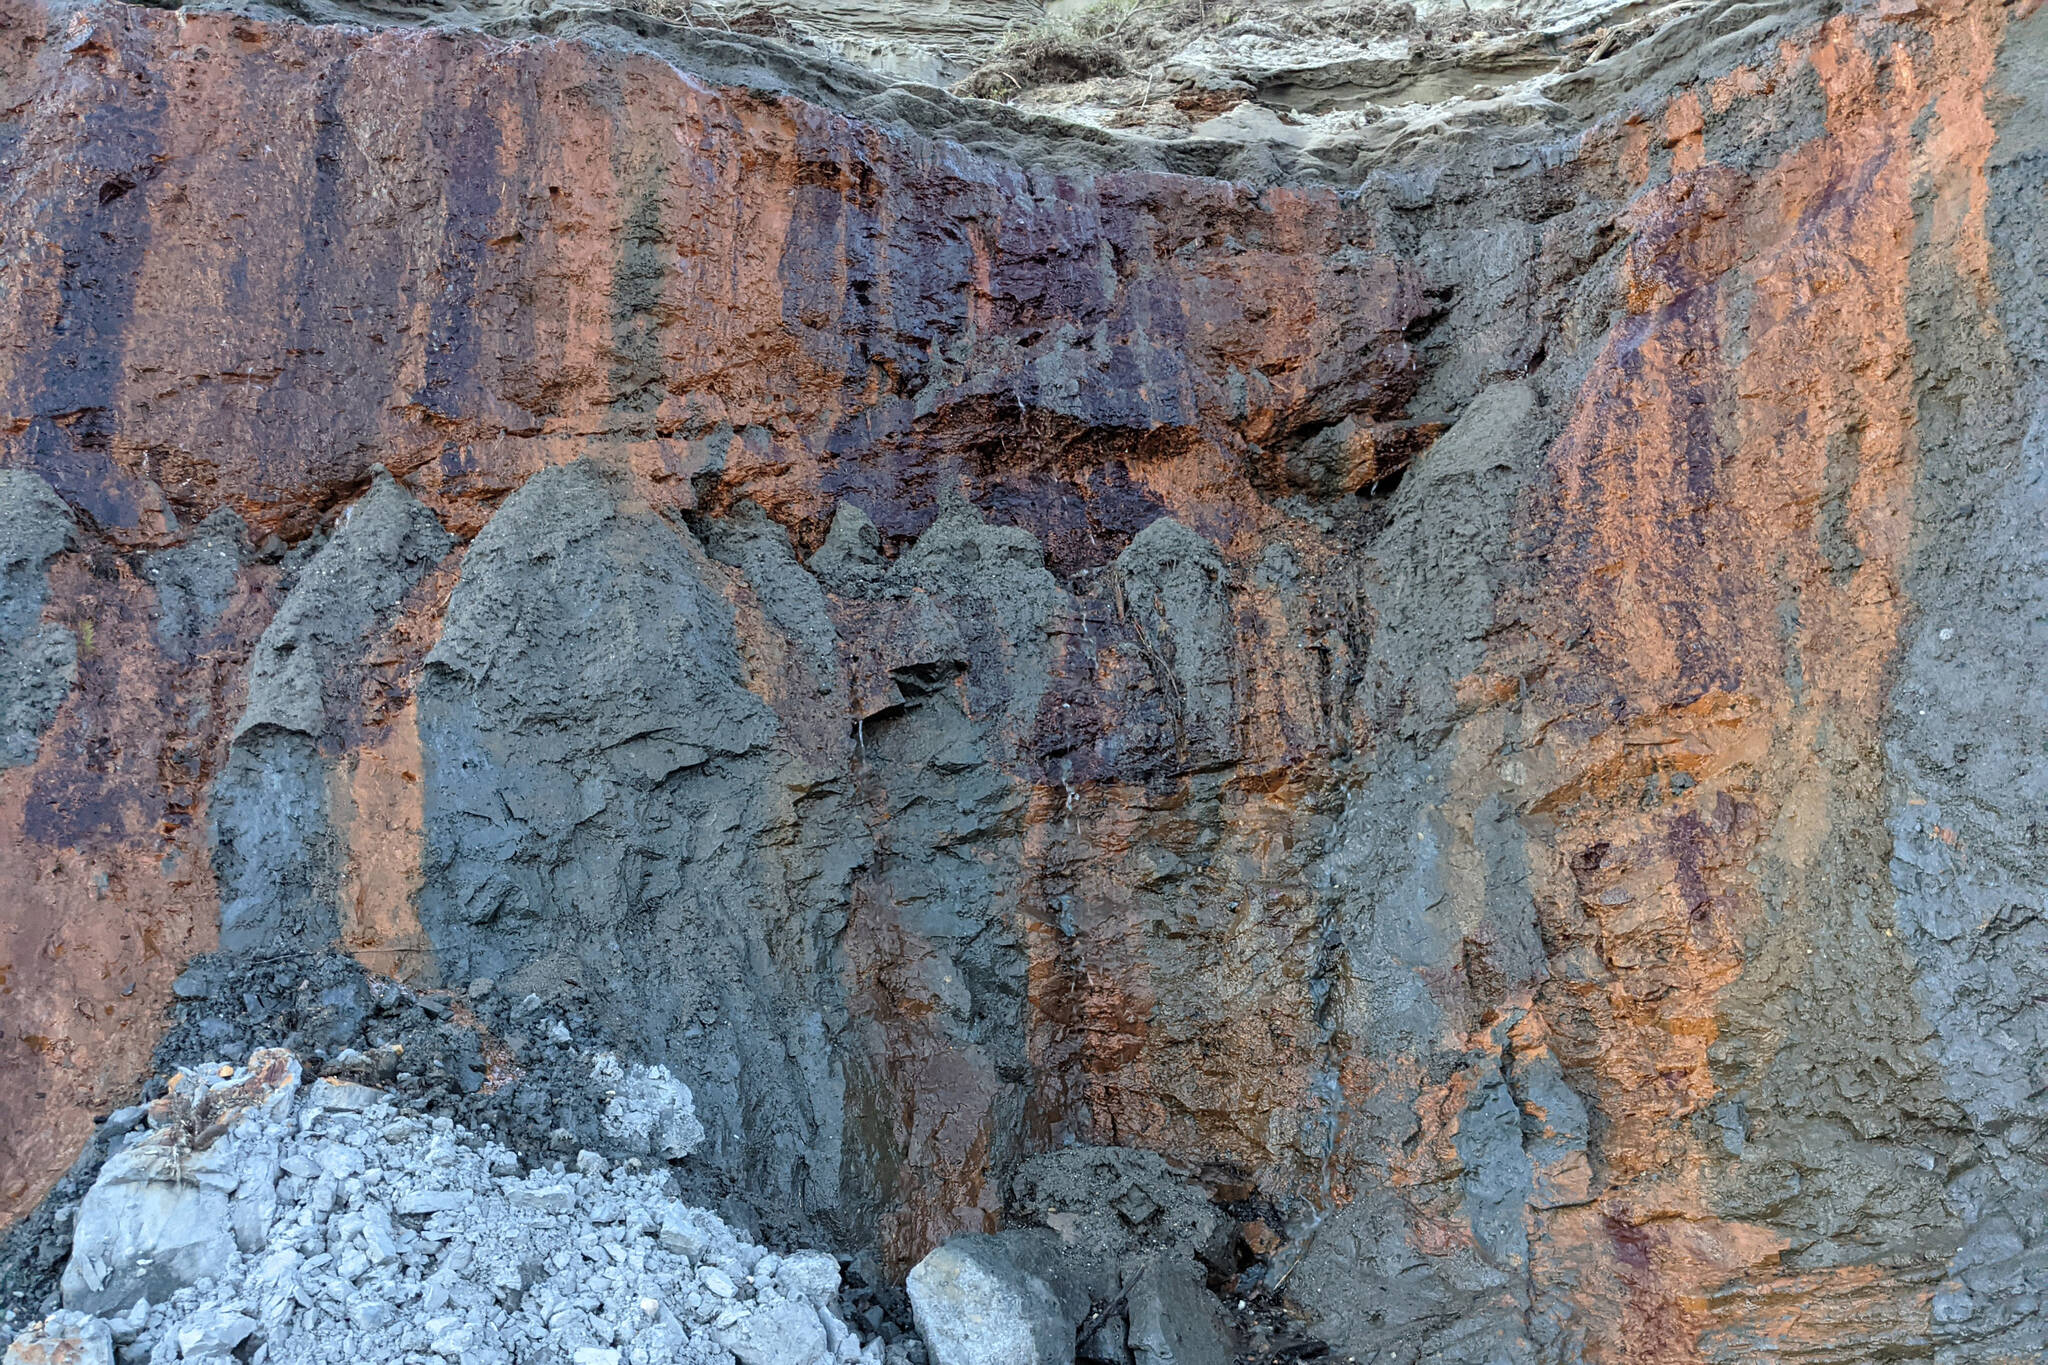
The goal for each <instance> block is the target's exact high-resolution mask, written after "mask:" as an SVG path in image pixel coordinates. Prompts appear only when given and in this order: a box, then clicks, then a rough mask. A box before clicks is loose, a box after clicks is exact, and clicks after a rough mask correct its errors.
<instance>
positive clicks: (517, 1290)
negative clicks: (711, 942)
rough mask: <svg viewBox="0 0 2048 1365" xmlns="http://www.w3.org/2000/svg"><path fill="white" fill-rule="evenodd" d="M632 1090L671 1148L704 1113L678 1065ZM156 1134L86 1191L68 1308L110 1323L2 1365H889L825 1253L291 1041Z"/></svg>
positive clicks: (162, 1111)
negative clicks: (299, 1055)
mask: <svg viewBox="0 0 2048 1365" xmlns="http://www.w3.org/2000/svg"><path fill="white" fill-rule="evenodd" d="M636 1070H638V1069H636ZM648 1071H649V1072H652V1071H653V1069H648ZM629 1074H631V1073H627V1072H625V1071H624V1070H623V1069H622V1071H621V1079H625V1078H626V1077H627V1076H628V1075H629ZM634 1079H635V1081H637V1082H642V1083H643V1084H640V1085H638V1086H637V1088H635V1089H633V1091H632V1093H633V1095H634V1097H635V1103H636V1105H638V1106H639V1108H638V1109H637V1110H636V1112H642V1113H648V1112H651V1113H653V1114H654V1115H655V1117H656V1122H655V1123H654V1124H653V1125H652V1126H651V1127H650V1128H649V1129H648V1132H649V1133H650V1135H651V1136H650V1141H652V1142H653V1143H654V1144H655V1145H656V1148H657V1149H659V1147H660V1144H661V1143H662V1142H663V1141H664V1140H665V1139H664V1138H663V1137H662V1134H663V1133H664V1132H666V1133H668V1134H671V1135H673V1134H674V1133H675V1132H677V1131H678V1129H679V1127H680V1126H681V1124H680V1120H681V1119H682V1118H683V1117H685V1116H687V1117H688V1120H689V1122H691V1123H694V1122H695V1119H694V1115H693V1114H690V1112H689V1109H688V1092H687V1090H684V1089H682V1087H680V1086H675V1085H674V1083H673V1082H672V1081H670V1080H668V1079H667V1078H666V1075H665V1073H661V1074H658V1075H657V1074H646V1075H641V1076H637V1077H635V1078H634ZM364 1091H368V1092H369V1093H368V1094H365V1093H363V1092H364ZM678 1092H680V1093H678ZM620 1093H621V1094H625V1093H627V1091H626V1089H625V1088H623V1087H622V1088H621V1090H620ZM650 1096H651V1097H652V1099H651V1100H650V1099H649V1097H650ZM341 1098H345V1099H346V1101H347V1102H346V1103H334V1102H332V1101H334V1100H336V1099H341ZM149 1121H150V1123H151V1125H152V1126H151V1127H150V1128H148V1129H144V1130H139V1131H138V1132H136V1133H135V1134H133V1135H131V1136H130V1138H129V1139H128V1144H127V1145H126V1146H125V1147H123V1148H122V1149H121V1150H120V1151H117V1152H116V1153H115V1154H114V1156H113V1157H112V1158H111V1159H110V1160H109V1161H108V1162H107V1165H106V1167H105V1169H104V1170H103V1171H102V1174H101V1177H100V1179H99V1181H98V1182H97V1183H95V1185H94V1186H93V1188H92V1190H91V1192H90V1193H89V1194H88V1195H87V1197H86V1200H85V1202H84V1204H83V1205H82V1206H81V1210H80V1215H79V1219H78V1226H79V1237H78V1240H77V1242H76V1243H75V1245H74V1249H73V1255H72V1263H71V1264H70V1265H69V1266H67V1267H66V1271H65V1280H64V1283H65V1292H66V1297H67V1299H69V1300H74V1301H75V1302H76V1303H80V1304H90V1305H92V1306H94V1307H97V1308H98V1309H99V1310H100V1311H103V1312H106V1313H109V1314H112V1315H117V1316H115V1319H114V1321H112V1322H109V1321H106V1320H103V1319H101V1318H97V1317H93V1316H91V1315H89V1314H85V1313H78V1312H72V1313H70V1314H68V1315H58V1316H57V1317H55V1318H53V1319H51V1321H50V1322H49V1323H46V1324H45V1325H44V1328H43V1329H41V1332H42V1335H41V1336H37V1335H36V1334H35V1333H31V1334H29V1335H28V1336H25V1337H23V1338H22V1342H24V1343H27V1344H25V1345H18V1350H17V1351H16V1352H13V1353H10V1355H9V1357H8V1359H9V1361H10V1362H14V1361H15V1360H16V1359H17V1357H19V1359H20V1360H22V1361H23V1362H28V1361H35V1362H36V1365H44V1360H45V1359H46V1358H47V1360H48V1362H49V1365H56V1362H57V1361H58V1360H63V1361H65V1363H66V1365H70V1358H69V1357H63V1356H54V1355H47V1356H46V1357H38V1356H35V1355H25V1354H20V1353H21V1352H32V1351H36V1350H40V1349H43V1348H42V1347H41V1346H39V1345H37V1343H38V1342H40V1341H43V1340H45V1339H54V1338H53V1337H52V1334H53V1333H56V1334H61V1339H62V1340H64V1341H71V1340H74V1339H75V1340H80V1341H87V1342H96V1343H102V1344H103V1346H104V1350H103V1353H102V1355H101V1356H100V1357H97V1359H98V1360H101V1361H104V1362H106V1365H112V1361H113V1351H114V1342H115V1341H116V1340H122V1341H124V1342H125V1343H126V1344H124V1345H123V1346H122V1347H121V1351H120V1359H121V1360H122V1361H123V1362H124V1363H132V1365H141V1362H145V1361H147V1362H169V1361H173V1360H227V1359H230V1358H235V1359H242V1360H261V1361H266V1362H271V1363H272V1365H315V1363H316V1362H318V1363H319V1365H326V1363H327V1362H343V1361H349V1362H353V1361H387V1360H388V1361H397V1360H403V1359H413V1360H419V1361H435V1360H438V1361H444V1362H449V1365H510V1362H513V1361H541V1362H550V1363H551V1365H554V1363H557V1362H559V1363H562V1365H655V1362H663V1363H664V1365H665V1363H666V1362H669V1361H677V1360H690V1361H696V1360H701V1361H705V1362H716V1361H719V1360H723V1359H726V1358H727V1357H728V1356H733V1357H737V1358H738V1359H739V1360H740V1361H741V1362H743V1365H828V1363H829V1362H832V1361H839V1362H844V1363H845V1365H853V1363H854V1362H859V1361H863V1360H865V1361H866V1362H867V1363H868V1365H882V1359H883V1345H882V1342H881V1340H880V1338H875V1339H874V1340H872V1341H870V1342H868V1343H867V1344H866V1345H865V1346H863V1343H862V1341H861V1338H860V1336H859V1335H858V1333H857V1332H856V1331H855V1330H854V1329H853V1328H851V1327H849V1326H848V1325H847V1324H846V1323H844V1322H842V1321H841V1320H840V1319H839V1318H838V1317H837V1316H836V1312H835V1308H836V1295H837V1290H838V1287H839V1269H838V1262H837V1261H836V1260H835V1259H834V1258H833V1257H831V1256H829V1255H827V1254H825V1253H823V1252H810V1251H799V1252H793V1253H791V1254H790V1255H788V1256H786V1257H777V1256H775V1255H773V1254H771V1253H768V1252H766V1251H764V1250H763V1249H762V1248H761V1247H758V1246H754V1245H751V1244H749V1243H748V1242H746V1241H745V1240H743V1239H742V1238H741V1237H739V1236H738V1235H736V1234H735V1233H734V1232H733V1231H732V1230H731V1229H730V1228H729V1227H728V1226H727V1225H726V1224H725V1223H724V1222H723V1221H722V1220H720V1219H719V1218H718V1217H717V1215H715V1214H713V1213H711V1212H709V1211H707V1210H704V1209H697V1208H690V1207H688V1206H686V1205H683V1204H681V1203H678V1202H676V1201H675V1200H674V1199H672V1198H671V1197H670V1195H669V1194H668V1192H667V1189H666V1188H665V1185H664V1181H665V1176H663V1175H657V1174H654V1173H653V1172H651V1171H642V1170H639V1169H636V1168H634V1167H633V1166H632V1165H630V1164H623V1165H620V1166H612V1165H611V1164H610V1163H608V1162H602V1161H600V1162H598V1163H596V1164H594V1165H591V1164H589V1163H584V1164H585V1165H586V1166H588V1169H576V1170H571V1169H565V1168H564V1167H563V1166H562V1165H560V1164H559V1163H558V1164H556V1165H554V1166H553V1167H552V1168H550V1169H542V1170H534V1171H528V1172H522V1170H521V1163H520V1161H519V1159H518V1157H517V1156H516V1155H515V1154H513V1153H512V1152H511V1151H509V1150H508V1149H506V1148H503V1147H501V1146H499V1145H497V1144H496V1143H494V1142H492V1141H490V1140H489V1139H487V1138H484V1137H482V1136H480V1135H478V1134H476V1133H473V1132H471V1131H469V1130H467V1129H465V1128H462V1127H460V1126H459V1125H457V1124H455V1123H454V1122H453V1121H451V1120H450V1119H448V1118H446V1117H439V1118H426V1117H421V1116H416V1115H412V1114H407V1113H405V1112H402V1111H401V1109H400V1108H399V1107H398V1106H397V1105H396V1104H395V1103H394V1102H393V1097H392V1096H390V1095H387V1094H384V1093H382V1092H378V1091H375V1090H372V1089H370V1088H369V1087H365V1086H361V1085H359V1084H356V1083H348V1084H347V1085H345V1086H331V1085H328V1084H326V1083H324V1082H321V1083H315V1084H311V1085H300V1084H299V1072H298V1068H297V1062H296V1060H295V1059H293V1058H292V1057H291V1056H290V1055H289V1054H286V1053H281V1052H263V1053H258V1054H256V1055H255V1056H254V1057H252V1058H251V1062H250V1066H249V1067H248V1068H245V1069H241V1070H231V1071H229V1073H228V1075H227V1076H225V1077H222V1076H218V1075H215V1074H212V1073H205V1072H186V1073H181V1074H180V1076H179V1077H178V1078H177V1081H176V1082H175V1083H174V1085H173V1087H172V1090H171V1094H170V1096H169V1097H167V1098H166V1099H165V1100H161V1101H158V1102H157V1104H155V1105H153V1106H152V1107H151V1110H150V1114H149ZM195 1125H196V1127H195ZM664 1125H667V1126H666V1127H664ZM698 1131H699V1136H701V1129H699V1130H698ZM85 1359H92V1358H85Z"/></svg>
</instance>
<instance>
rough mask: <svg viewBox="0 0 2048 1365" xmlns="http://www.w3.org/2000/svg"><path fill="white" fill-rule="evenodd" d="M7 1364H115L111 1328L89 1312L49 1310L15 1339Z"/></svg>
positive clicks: (9, 1349) (8, 1349) (10, 1347)
mask: <svg viewBox="0 0 2048 1365" xmlns="http://www.w3.org/2000/svg"><path fill="white" fill-rule="evenodd" d="M7 1365H114V1337H113V1331H112V1329H111V1328H110V1327H109V1326H108V1324H107V1323H106V1322H104V1321H102V1320H101V1319H99V1318H96V1317H93V1316H92V1315H91V1314H89V1313H79V1312H74V1311H72V1310H70V1309H65V1310H63V1311H61V1312H56V1313H52V1314H50V1316H48V1317H47V1318H44V1319H43V1320H42V1321H41V1322H32V1323H30V1324H29V1325H28V1329H27V1330H26V1331H24V1332H22V1334H21V1335H20V1336H17V1337H16V1338H15V1339H14V1341H13V1343H12V1344H11V1345H9V1346H8V1348H7Z"/></svg>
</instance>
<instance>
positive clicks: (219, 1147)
mask: <svg viewBox="0 0 2048 1365" xmlns="http://www.w3.org/2000/svg"><path fill="white" fill-rule="evenodd" d="M299 1075H300V1073H299V1063H298V1060H297V1059H296V1058H294V1057H292V1056H291V1055H290V1054H289V1053H285V1052H281V1051H277V1050H275V1049H267V1050H264V1051H260V1052H257V1053H255V1054H254V1055H252V1056H251V1057H250V1059H249V1066H248V1068H247V1069H245V1070H240V1071H232V1070H231V1071H230V1073H229V1075H228V1076H226V1077H220V1076H206V1075H203V1074H201V1073H197V1072H180V1073H179V1074H178V1076H177V1077H176V1078H175V1080H174V1082H173V1085H172V1089H171V1093H170V1094H169V1095H167V1096H165V1097H164V1098H163V1099H161V1100H158V1101H157V1102H156V1103H155V1104H154V1105H152V1106H151V1112H150V1116H149V1117H150V1123H151V1125H152V1126H151V1127H150V1128H149V1129H148V1130H146V1131H145V1132H143V1133H140V1134H131V1135H130V1138H131V1139H132V1140H130V1141H129V1142H128V1143H127V1145H125V1146H123V1147H122V1148H121V1149H120V1150H118V1151H116V1152H115V1153H114V1154H113V1155H112V1156H110V1157H109V1158H108V1160H107V1163H106V1165H105V1166H103V1167H102V1168H101V1170H100V1175H99V1179H98V1180H97V1181H95V1182H94V1184H93V1187H92V1189H91V1190H90V1191H89V1192H87V1194H86V1196H85V1199H84V1201H83V1202H82V1203H81V1204H80V1205H79V1209H78V1216H77V1220H76V1223H75V1226H74V1229H73V1232H72V1250H71V1260H70V1263H69V1264H68V1265H67V1266H66V1267H65V1269H64V1278H63V1281H62V1288H63V1296H64V1304H65V1306H66V1307H67V1308H74V1309H80V1310H83V1311H86V1312H90V1313H107V1312H116V1311H125V1310H127V1309H128V1308H129V1307H130V1306H131V1305H133V1304H134V1303H135V1301H136V1300H137V1299H139V1298H142V1297H145V1296H147V1297H149V1298H151V1299H163V1298H167V1297H169V1296H170V1294H171V1293H172V1292H174V1291H176V1290H178V1289H182V1288H184V1287H185V1286H187V1285H191V1284H195V1283H197V1282H198V1281H200V1280H202V1279H208V1278H213V1277H217V1276H219V1275H221V1274H222V1273H223V1272H224V1271H225V1270H226V1269H227V1268H228V1266H229V1265H230V1264H231V1263H232V1262H233V1261H234V1259H235V1257H236V1254H237V1252H238V1251H242V1252H249V1251H255V1250H258V1249H260V1248H261V1247H262V1246H263V1241H264V1236H265V1231H266V1227H267V1224H268V1222H269V1220H270V1218H271V1217H272V1216H273V1215H274V1213H275V1211H276V1196H275V1191H274V1187H275V1182H276V1178H277V1169H278V1137H279V1133H280V1131H281V1130H280V1127H279V1125H278V1123H277V1122H276V1118H277V1116H278V1115H279V1114H281V1113H283V1112H284V1111H285V1110H287V1109H289V1107H290V1105H291V1101H292V1098H293V1096H294V1095H295V1094H296V1093H297V1091H298V1089H299Z"/></svg>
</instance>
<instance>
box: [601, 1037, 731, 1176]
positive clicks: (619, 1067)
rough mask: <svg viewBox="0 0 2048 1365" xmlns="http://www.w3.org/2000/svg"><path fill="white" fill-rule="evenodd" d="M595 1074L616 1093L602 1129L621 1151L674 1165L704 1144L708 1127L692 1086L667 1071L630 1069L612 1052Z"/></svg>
mask: <svg viewBox="0 0 2048 1365" xmlns="http://www.w3.org/2000/svg"><path fill="white" fill-rule="evenodd" d="M591 1072H592V1075H593V1076H594V1077H595V1078H596V1079H597V1080H599V1081H602V1082H605V1083H606V1084H607V1085H608V1086H609V1087H610V1088H611V1089H612V1092H613V1093H612V1097H611V1101H610V1103H608V1104H606V1105H605V1109H604V1119H603V1122H602V1124H601V1125H600V1126H601V1127H602V1128H603V1130H604V1135H605V1136H606V1137H608V1138H610V1139H612V1141H614V1142H616V1143H618V1144H619V1145H620V1147H621V1148H623V1149H625V1150H628V1151H632V1152H636V1153H642V1154H645V1155H648V1156H658V1157H663V1158H665V1159H667V1160H671V1161H673V1160H678V1159H680V1158H682V1157H686V1156H688V1155H689V1154H690V1153H691V1152H693V1151H695V1150H696V1149H697V1144H699V1143H700V1142H702V1141H704V1125H703V1124H702V1123H700V1122H698V1120H697V1110H696V1107H695V1105H694V1104H693V1103H692V1102H691V1097H690V1087H689V1086H687V1085H684V1084H683V1083H682V1082H681V1081H679V1080H677V1079H676V1078H675V1077H674V1076H671V1075H670V1074H669V1070H668V1068H667V1067H665V1066H641V1065H639V1064H637V1063H636V1064H634V1065H631V1066H628V1065H625V1064H623V1063H621V1062H620V1061H619V1059H618V1058H617V1057H614V1056H612V1055H611V1054H610V1053H600V1054H599V1055H598V1056H597V1058H596V1060H595V1062H594V1063H593V1065H592V1068H591Z"/></svg>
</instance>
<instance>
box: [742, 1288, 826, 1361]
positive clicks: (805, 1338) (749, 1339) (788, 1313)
mask: <svg viewBox="0 0 2048 1365" xmlns="http://www.w3.org/2000/svg"><path fill="white" fill-rule="evenodd" d="M719 1339H720V1340H721V1341H722V1342H724V1343H725V1348H726V1349H727V1350H728V1351H731V1352H732V1353H733V1355H735V1356H736V1357H738V1358H739V1362H740V1365H813V1363H814V1362H815V1361H816V1360H817V1359H818V1357H819V1356H822V1355H824V1354H825V1352H826V1351H827V1350H828V1349H830V1344H829V1343H828V1341H827V1340H826V1337H825V1324H824V1323H823V1322H822V1321H821V1320H820V1319H819V1317H818V1310H817V1309H815V1308H813V1307H811V1306H810V1305H809V1304H807V1303H798V1302H795V1301H792V1300H789V1299H785V1300H783V1301H782V1302H781V1303H778V1304H775V1305H774V1306H773V1307H769V1308H762V1309H757V1310H756V1311H754V1312H752V1313H749V1314H748V1315H747V1316H746V1317H743V1318H741V1319H740V1320H739V1322H737V1323H736V1324H734V1325H733V1326H732V1327H731V1328H730V1329H728V1330H727V1331H725V1332H723V1333H721V1334H720V1337H719Z"/></svg>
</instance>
